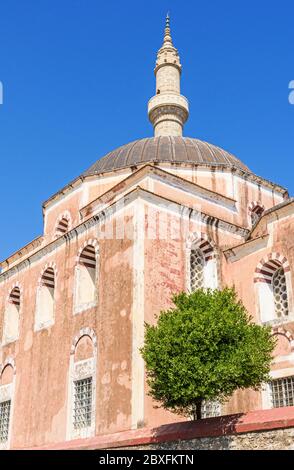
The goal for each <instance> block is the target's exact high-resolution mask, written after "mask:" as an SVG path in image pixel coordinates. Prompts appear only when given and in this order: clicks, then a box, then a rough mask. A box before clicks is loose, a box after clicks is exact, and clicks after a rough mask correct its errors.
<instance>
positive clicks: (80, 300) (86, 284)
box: [75, 245, 97, 311]
mask: <svg viewBox="0 0 294 470" xmlns="http://www.w3.org/2000/svg"><path fill="white" fill-rule="evenodd" d="M96 285H97V263H96V252H95V248H94V246H92V245H87V246H86V247H85V248H84V249H83V251H82V253H81V254H80V257H79V262H78V265H77V272H76V302H75V304H76V310H78V311H79V310H84V309H86V308H89V307H91V306H93V305H94V304H95V302H96V294H97V287H96Z"/></svg>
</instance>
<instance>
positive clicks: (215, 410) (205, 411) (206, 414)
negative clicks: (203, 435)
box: [201, 400, 221, 418]
mask: <svg viewBox="0 0 294 470" xmlns="http://www.w3.org/2000/svg"><path fill="white" fill-rule="evenodd" d="M201 411H202V418H214V417H215V416H220V415H221V405H220V403H219V402H218V401H208V400H207V401H203V403H202V407H201Z"/></svg>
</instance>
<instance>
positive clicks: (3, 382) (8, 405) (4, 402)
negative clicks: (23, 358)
mask: <svg viewBox="0 0 294 470" xmlns="http://www.w3.org/2000/svg"><path fill="white" fill-rule="evenodd" d="M14 377H15V375H14V369H13V367H12V365H11V364H7V363H6V364H5V365H4V367H3V369H2V371H1V369H0V449H1V450H2V449H7V448H9V441H10V434H11V417H12V398H13V388H14Z"/></svg>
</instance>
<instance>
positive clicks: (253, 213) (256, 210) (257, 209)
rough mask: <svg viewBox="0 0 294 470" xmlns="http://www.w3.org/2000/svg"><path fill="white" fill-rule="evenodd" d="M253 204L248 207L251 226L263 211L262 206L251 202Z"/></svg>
mask: <svg viewBox="0 0 294 470" xmlns="http://www.w3.org/2000/svg"><path fill="white" fill-rule="evenodd" d="M252 204H253V205H252V206H251V208H250V218H251V225H252V227H253V226H254V225H255V224H256V222H257V221H258V220H259V219H260V217H261V216H262V214H263V212H264V207H262V206H261V205H259V204H255V205H254V203H252Z"/></svg>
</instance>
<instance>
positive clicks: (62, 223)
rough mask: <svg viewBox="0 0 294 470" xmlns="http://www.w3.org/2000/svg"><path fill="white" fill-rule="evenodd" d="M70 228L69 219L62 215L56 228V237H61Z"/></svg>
mask: <svg viewBox="0 0 294 470" xmlns="http://www.w3.org/2000/svg"><path fill="white" fill-rule="evenodd" d="M68 228H69V220H68V218H67V217H62V219H60V220H59V221H58V223H57V226H56V230H55V236H56V238H58V237H61V236H62V235H64V234H65V233H66V232H67V231H68Z"/></svg>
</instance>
